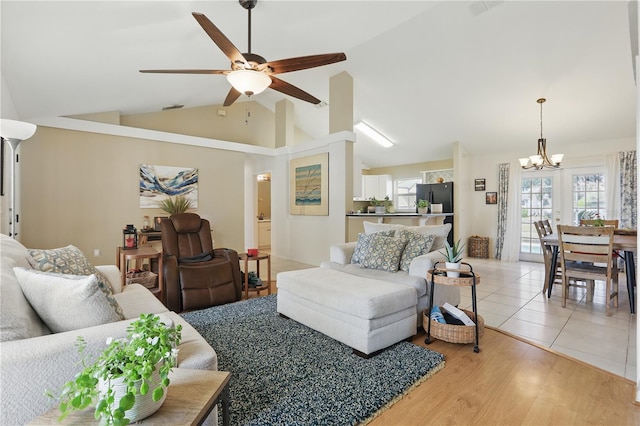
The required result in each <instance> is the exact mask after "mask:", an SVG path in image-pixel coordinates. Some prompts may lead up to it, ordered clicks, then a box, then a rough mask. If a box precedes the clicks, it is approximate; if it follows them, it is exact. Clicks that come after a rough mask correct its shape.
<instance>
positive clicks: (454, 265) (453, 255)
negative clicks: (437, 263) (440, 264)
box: [440, 240, 464, 278]
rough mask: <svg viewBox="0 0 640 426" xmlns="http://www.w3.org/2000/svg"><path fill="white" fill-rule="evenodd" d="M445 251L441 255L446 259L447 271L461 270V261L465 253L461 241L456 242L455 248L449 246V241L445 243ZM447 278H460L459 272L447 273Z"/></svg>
mask: <svg viewBox="0 0 640 426" xmlns="http://www.w3.org/2000/svg"><path fill="white" fill-rule="evenodd" d="M444 248H445V251H444V252H443V251H441V252H440V253H441V254H442V255H443V256H444V258H445V265H446V266H447V269H460V261H461V260H462V254H463V253H464V243H462V242H461V240H458V241H456V242H455V243H454V244H453V246H452V245H450V244H449V241H446V240H445V242H444ZM447 276H448V277H452V278H457V277H459V276H460V273H459V272H455V271H447Z"/></svg>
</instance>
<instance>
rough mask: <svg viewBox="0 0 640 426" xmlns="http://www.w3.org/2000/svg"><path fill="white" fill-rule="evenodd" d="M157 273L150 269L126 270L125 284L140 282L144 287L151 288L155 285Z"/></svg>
mask: <svg viewBox="0 0 640 426" xmlns="http://www.w3.org/2000/svg"><path fill="white" fill-rule="evenodd" d="M157 277H158V274H155V273H153V272H151V271H143V272H128V273H127V285H129V284H142V285H143V286H145V287H146V288H153V287H155V286H156V278H157Z"/></svg>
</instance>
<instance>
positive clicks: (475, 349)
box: [473, 345, 480, 353]
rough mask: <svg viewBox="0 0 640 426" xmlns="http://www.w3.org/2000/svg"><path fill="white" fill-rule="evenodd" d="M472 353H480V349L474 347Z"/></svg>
mask: <svg viewBox="0 0 640 426" xmlns="http://www.w3.org/2000/svg"><path fill="white" fill-rule="evenodd" d="M473 351H474V352H475V353H478V352H480V348H479V347H478V346H477V345H476V346H474V347H473Z"/></svg>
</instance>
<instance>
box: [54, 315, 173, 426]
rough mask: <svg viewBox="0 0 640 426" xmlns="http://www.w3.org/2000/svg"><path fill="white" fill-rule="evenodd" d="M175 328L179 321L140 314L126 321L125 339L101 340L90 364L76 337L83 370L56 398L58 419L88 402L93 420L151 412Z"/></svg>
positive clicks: (162, 394) (163, 384) (165, 380)
mask: <svg viewBox="0 0 640 426" xmlns="http://www.w3.org/2000/svg"><path fill="white" fill-rule="evenodd" d="M181 330H182V326H181V325H179V324H178V325H177V326H175V327H173V326H167V325H166V324H165V323H164V322H163V321H162V320H161V318H160V317H159V316H157V315H154V314H142V315H140V318H139V319H137V320H135V321H133V322H132V323H131V324H129V326H128V327H127V333H128V334H127V337H126V338H122V339H113V338H108V339H107V348H106V349H105V350H104V351H103V352H102V354H101V355H100V356H99V357H98V359H97V360H96V361H95V362H94V363H93V364H88V363H87V361H86V359H85V354H84V350H85V348H86V345H87V344H86V341H85V340H84V338H83V337H82V336H80V337H78V342H77V346H78V351H79V352H80V354H81V356H82V363H81V364H82V367H83V369H82V371H80V372H79V373H78V374H77V375H76V377H75V379H74V380H72V381H70V382H67V383H66V384H65V385H64V387H63V388H62V391H61V394H60V396H59V397H58V398H57V399H58V400H59V401H60V405H59V409H60V412H61V415H60V417H59V418H58V421H62V420H64V418H65V417H66V416H67V415H68V414H69V413H70V412H72V411H75V410H83V409H85V408H87V407H89V406H91V405H95V418H96V419H101V424H106V425H116V426H120V425H127V424H129V423H130V422H135V421H138V420H141V419H143V418H145V417H148V416H150V415H151V414H153V413H154V412H155V411H157V410H158V409H159V408H160V406H161V405H162V403H163V402H164V399H165V398H166V388H167V386H169V377H168V376H169V372H170V371H171V369H172V368H173V366H174V365H175V364H176V362H177V358H178V349H177V347H178V345H179V344H180V339H181ZM47 394H48V395H49V396H50V397H52V398H55V397H54V396H53V395H52V393H51V392H47Z"/></svg>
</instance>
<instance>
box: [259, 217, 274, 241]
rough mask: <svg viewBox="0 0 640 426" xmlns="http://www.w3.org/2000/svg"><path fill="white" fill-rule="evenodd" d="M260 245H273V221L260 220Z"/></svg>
mask: <svg viewBox="0 0 640 426" xmlns="http://www.w3.org/2000/svg"><path fill="white" fill-rule="evenodd" d="M258 247H259V248H266V247H271V221H270V220H261V221H258Z"/></svg>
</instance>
